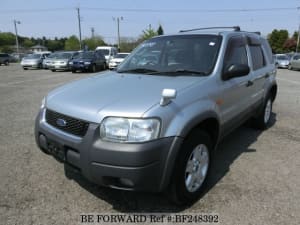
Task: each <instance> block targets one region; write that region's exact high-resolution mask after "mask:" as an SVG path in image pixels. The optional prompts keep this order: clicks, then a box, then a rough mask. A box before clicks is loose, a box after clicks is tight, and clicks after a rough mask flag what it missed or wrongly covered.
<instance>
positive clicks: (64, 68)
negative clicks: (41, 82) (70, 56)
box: [48, 64, 70, 70]
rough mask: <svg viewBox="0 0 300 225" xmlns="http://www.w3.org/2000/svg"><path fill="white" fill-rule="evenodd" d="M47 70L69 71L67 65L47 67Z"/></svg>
mask: <svg viewBox="0 0 300 225" xmlns="http://www.w3.org/2000/svg"><path fill="white" fill-rule="evenodd" d="M48 68H49V69H50V70H69V69H70V68H69V65H68V64H61V65H59V64H57V65H49V66H48Z"/></svg>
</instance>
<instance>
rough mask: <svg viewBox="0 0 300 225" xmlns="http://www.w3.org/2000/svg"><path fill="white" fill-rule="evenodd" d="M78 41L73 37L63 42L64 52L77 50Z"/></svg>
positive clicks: (78, 46)
mask: <svg viewBox="0 0 300 225" xmlns="http://www.w3.org/2000/svg"><path fill="white" fill-rule="evenodd" d="M79 48H80V45H79V40H78V38H77V37H76V36H75V35H72V36H70V37H69V38H68V39H67V40H66V42H65V50H79Z"/></svg>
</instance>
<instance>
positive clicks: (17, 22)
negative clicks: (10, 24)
mask: <svg viewBox="0 0 300 225" xmlns="http://www.w3.org/2000/svg"><path fill="white" fill-rule="evenodd" d="M17 24H21V22H20V21H18V20H14V25H15V32H16V47H17V55H18V57H19V40H18V29H17Z"/></svg>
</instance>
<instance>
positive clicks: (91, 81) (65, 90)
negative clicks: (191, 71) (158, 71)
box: [46, 72, 206, 123]
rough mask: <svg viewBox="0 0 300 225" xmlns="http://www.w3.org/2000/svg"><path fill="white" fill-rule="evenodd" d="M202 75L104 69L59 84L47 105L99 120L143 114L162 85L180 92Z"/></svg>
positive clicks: (161, 88)
mask: <svg viewBox="0 0 300 225" xmlns="http://www.w3.org/2000/svg"><path fill="white" fill-rule="evenodd" d="M199 79H206V78H205V77H179V76H178V77H170V76H155V75H138V74H118V73H116V72H106V73H104V74H103V73H102V74H97V75H95V76H92V77H88V78H85V79H82V80H78V81H75V82H71V83H69V84H67V85H64V86H61V87H59V88H57V89H55V90H53V91H52V92H50V93H49V94H48V96H47V99H46V102H47V108H49V109H51V110H54V111H56V112H59V113H62V114H66V115H69V116H72V117H75V118H80V119H83V120H86V121H90V122H95V123H99V122H100V121H101V120H102V119H103V117H105V116H127V117H142V116H143V114H144V113H145V112H146V111H147V110H149V109H150V108H151V107H153V106H154V105H156V104H159V101H160V99H161V93H162V90H163V89H164V88H172V89H176V90H177V94H178V95H179V94H180V91H182V90H183V89H185V88H188V87H189V86H191V85H192V84H193V83H195V82H197V81H199Z"/></svg>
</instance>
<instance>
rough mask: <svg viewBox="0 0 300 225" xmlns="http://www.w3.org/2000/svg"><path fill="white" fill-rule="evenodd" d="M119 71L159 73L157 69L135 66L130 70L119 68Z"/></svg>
mask: <svg viewBox="0 0 300 225" xmlns="http://www.w3.org/2000/svg"><path fill="white" fill-rule="evenodd" d="M117 72H118V73H143V74H151V73H157V72H158V71H156V70H151V69H146V68H135V69H130V70H118V71H117Z"/></svg>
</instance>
